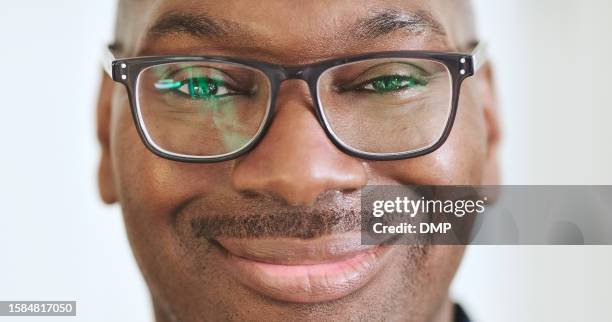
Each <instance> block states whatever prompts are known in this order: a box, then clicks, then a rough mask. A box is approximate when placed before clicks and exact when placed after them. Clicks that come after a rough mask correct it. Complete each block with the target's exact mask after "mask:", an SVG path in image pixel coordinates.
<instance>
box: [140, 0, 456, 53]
mask: <svg viewBox="0 0 612 322" xmlns="http://www.w3.org/2000/svg"><path fill="white" fill-rule="evenodd" d="M443 3H444V2H439V1H417V0H402V1H399V0H375V1H372V0H370V1H355V0H309V1H287V0H266V1H251V0H224V1H210V0H196V1H194V0H158V1H142V6H145V8H140V9H141V10H138V11H140V12H145V13H146V14H145V15H143V16H144V17H145V18H143V19H142V20H141V21H140V23H139V25H138V26H136V28H137V29H138V30H139V32H137V33H136V35H137V37H133V38H135V39H131V40H128V41H130V42H134V43H136V47H137V49H136V50H137V51H138V52H139V53H140V54H170V53H177V54H178V53H185V52H194V51H202V49H203V48H206V49H207V50H206V51H208V52H210V51H233V52H236V53H244V52H245V51H247V52H249V54H251V55H262V56H274V55H279V54H280V55H281V56H290V57H293V58H294V60H295V61H293V62H302V61H300V60H302V59H301V58H300V57H302V56H303V57H304V59H303V60H309V59H318V58H323V57H328V56H329V55H333V54H339V52H355V51H367V50H368V49H372V50H373V49H375V48H383V47H389V48H390V49H423V50H424V49H428V50H436V49H447V48H448V47H449V46H451V44H452V39H449V37H448V33H447V32H446V29H447V28H448V26H447V22H448V21H449V20H450V19H449V17H447V13H448V10H444V5H443ZM128 45H132V46H133V45H134V44H128ZM394 46H395V47H398V48H393V47H394Z"/></svg>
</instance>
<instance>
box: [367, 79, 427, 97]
mask: <svg viewBox="0 0 612 322" xmlns="http://www.w3.org/2000/svg"><path fill="white" fill-rule="evenodd" d="M370 82H371V86H372V89H373V90H374V91H376V92H378V93H388V92H395V91H399V90H401V89H406V88H415V87H419V86H426V85H427V83H428V82H427V80H426V79H423V78H417V77H414V76H412V75H410V76H404V75H386V76H381V77H377V78H374V79H372V80H371V81H370Z"/></svg>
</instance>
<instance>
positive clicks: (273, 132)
mask: <svg viewBox="0 0 612 322" xmlns="http://www.w3.org/2000/svg"><path fill="white" fill-rule="evenodd" d="M285 72H286V76H287V77H286V78H285V79H284V80H291V79H296V80H303V81H305V82H306V77H307V76H308V75H305V73H306V70H304V69H303V68H287V69H286V70H285ZM299 83H300V82H299V81H297V82H289V83H287V84H285V86H281V87H282V89H280V90H279V91H280V92H282V93H280V94H279V97H278V99H277V101H276V112H275V116H274V119H273V121H272V124H271V126H270V128H269V129H268V131H267V133H266V135H265V136H264V138H263V139H262V141H261V142H260V143H259V144H258V145H257V146H256V147H255V148H254V149H253V150H252V151H251V152H250V153H248V154H247V155H245V156H243V157H242V158H240V159H239V160H237V161H236V163H235V166H234V171H233V174H232V176H233V178H232V183H233V185H234V188H235V189H236V190H238V191H250V192H257V193H271V194H274V195H276V196H277V197H280V198H282V199H284V200H285V201H286V202H287V203H289V204H293V205H303V204H312V203H313V202H314V201H315V200H316V199H317V197H318V196H319V195H320V194H322V193H324V192H326V191H329V190H353V189H358V188H360V187H361V186H363V185H364V184H365V183H366V181H367V178H366V172H365V169H364V168H363V165H362V163H361V161H359V160H358V159H355V158H353V157H351V156H349V155H347V154H345V153H343V152H341V151H340V150H338V148H337V147H336V146H335V145H334V144H333V142H331V141H330V139H329V138H328V137H327V135H326V133H325V130H324V129H323V128H322V127H321V124H320V122H319V120H318V117H317V115H316V113H313V106H312V104H313V103H312V100H310V99H307V98H306V97H305V96H306V95H310V94H306V93H305V92H304V88H303V85H302V86H300V85H299ZM313 100H314V98H313Z"/></svg>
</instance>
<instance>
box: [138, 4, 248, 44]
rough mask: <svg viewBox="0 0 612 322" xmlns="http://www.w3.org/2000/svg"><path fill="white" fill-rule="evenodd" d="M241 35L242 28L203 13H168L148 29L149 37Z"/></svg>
mask: <svg viewBox="0 0 612 322" xmlns="http://www.w3.org/2000/svg"><path fill="white" fill-rule="evenodd" d="M236 33H243V28H242V27H241V26H240V25H239V24H237V23H233V22H229V21H226V20H224V19H218V18H213V17H210V16H208V15H207V14H205V13H186V12H178V11H176V12H174V11H173V12H168V13H166V14H164V15H163V16H162V17H160V18H159V19H158V20H157V21H156V22H155V23H154V24H153V25H152V26H151V27H150V28H149V32H148V36H149V37H156V36H164V35H168V34H189V35H192V36H195V37H198V38H218V37H225V36H228V35H231V34H233V35H235V34H236Z"/></svg>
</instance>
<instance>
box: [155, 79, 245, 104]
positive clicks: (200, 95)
mask: <svg viewBox="0 0 612 322" xmlns="http://www.w3.org/2000/svg"><path fill="white" fill-rule="evenodd" d="M155 88H157V89H159V90H172V91H175V92H177V93H178V94H181V95H185V96H189V97H190V98H192V99H201V100H209V99H215V98H221V97H224V96H229V95H235V94H239V93H238V92H237V91H234V90H233V89H231V88H230V87H229V86H228V85H227V84H226V83H225V82H224V81H222V80H220V79H214V78H210V77H191V78H186V79H184V80H182V81H175V80H167V79H165V80H160V81H158V82H157V83H156V84H155Z"/></svg>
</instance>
